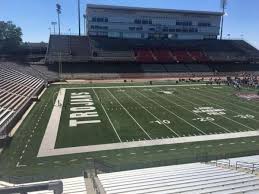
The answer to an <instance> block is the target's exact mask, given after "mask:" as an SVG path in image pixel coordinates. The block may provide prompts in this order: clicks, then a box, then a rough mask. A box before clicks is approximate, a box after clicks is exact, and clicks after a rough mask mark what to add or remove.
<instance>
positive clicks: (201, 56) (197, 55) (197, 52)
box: [189, 51, 209, 62]
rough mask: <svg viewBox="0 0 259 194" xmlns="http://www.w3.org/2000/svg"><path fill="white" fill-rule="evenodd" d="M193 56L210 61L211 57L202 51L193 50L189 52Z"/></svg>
mask: <svg viewBox="0 0 259 194" xmlns="http://www.w3.org/2000/svg"><path fill="white" fill-rule="evenodd" d="M189 53H190V55H191V56H192V58H193V59H194V60H195V61H198V62H208V61H209V58H208V57H207V56H206V54H205V53H204V52H202V51H191V52H189Z"/></svg>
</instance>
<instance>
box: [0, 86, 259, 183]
mask: <svg viewBox="0 0 259 194" xmlns="http://www.w3.org/2000/svg"><path fill="white" fill-rule="evenodd" d="M257 93H258V90H255V89H249V88H242V89H241V90H237V89H236V88H234V87H231V86H226V85H206V84H182V85H180V84H175V83H171V82H165V83H164V82H163V83H161V85H147V84H146V83H145V84H144V83H143V84H142V83H139V84H82V85H73V84H71V85H69V84H64V85H51V86H50V87H49V88H47V89H46V90H45V92H44V93H43V95H42V96H41V97H40V100H39V101H38V102H36V103H35V104H34V106H33V107H32V109H31V111H29V112H28V115H26V116H24V117H25V119H24V121H23V122H22V123H21V125H20V127H19V128H18V130H17V132H16V134H15V136H14V137H13V139H12V141H11V143H10V145H8V147H7V148H6V149H5V150H4V151H3V153H2V154H1V155H0V176H1V175H2V174H4V175H5V176H6V175H8V176H15V177H17V176H18V177H19V176H22V177H24V176H25V175H26V176H29V177H25V178H26V179H27V178H28V180H30V177H31V176H33V178H35V177H37V179H38V180H44V179H50V178H53V177H56V178H58V177H64V176H68V177H69V176H72V175H73V176H78V175H80V174H81V173H82V171H83V170H85V169H86V168H91V165H92V162H93V161H94V162H95V163H96V162H98V163H100V162H101V163H102V162H104V163H105V166H106V165H108V166H112V170H114V169H115V170H121V169H125V170H126V169H135V168H144V167H149V166H160V165H172V164H179V163H186V162H198V161H209V160H214V159H217V158H229V157H235V156H245V155H251V154H258V146H259V144H258V142H259V139H258V136H259V130H258V129H259V102H258V95H257ZM39 175H40V177H38V176H39ZM8 178H10V177H8ZM24 180H25V179H24V178H22V179H21V181H24ZM30 181H31V180H30Z"/></svg>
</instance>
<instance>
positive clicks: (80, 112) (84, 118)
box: [69, 92, 101, 127]
mask: <svg viewBox="0 0 259 194" xmlns="http://www.w3.org/2000/svg"><path fill="white" fill-rule="evenodd" d="M70 105H71V106H72V108H70V112H71V113H70V121H69V126H70V127H77V126H78V125H82V124H91V123H100V122H101V121H100V120H98V119H96V118H97V117H99V115H98V113H97V112H96V111H95V110H96V108H95V107H94V102H93V99H92V97H91V96H90V94H89V92H80V93H71V98H70Z"/></svg>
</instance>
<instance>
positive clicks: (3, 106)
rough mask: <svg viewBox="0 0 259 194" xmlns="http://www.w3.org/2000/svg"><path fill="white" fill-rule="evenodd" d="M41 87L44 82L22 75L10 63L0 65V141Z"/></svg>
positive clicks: (25, 74) (28, 75)
mask: <svg viewBox="0 0 259 194" xmlns="http://www.w3.org/2000/svg"><path fill="white" fill-rule="evenodd" d="M30 70H31V69H30ZM23 71H24V72H26V71H27V70H23ZM32 72H33V71H32ZM43 87H44V80H42V79H40V78H36V77H34V76H31V75H30V74H27V73H22V72H21V71H18V70H17V69H15V68H13V66H12V65H11V64H10V63H5V64H1V65H0V91H1V93H0V139H1V138H5V136H6V135H7V134H8V130H9V129H10V127H12V126H13V125H14V123H15V121H17V119H18V118H19V117H20V116H21V115H22V112H24V111H25V110H26V107H28V105H29V104H30V102H31V101H32V97H34V96H36V95H37V94H38V93H39V92H40V91H41V90H42V89H43Z"/></svg>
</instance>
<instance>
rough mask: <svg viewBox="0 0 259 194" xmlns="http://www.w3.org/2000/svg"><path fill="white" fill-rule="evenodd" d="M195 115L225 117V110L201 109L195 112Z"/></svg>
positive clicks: (196, 109)
mask: <svg viewBox="0 0 259 194" xmlns="http://www.w3.org/2000/svg"><path fill="white" fill-rule="evenodd" d="M193 112H194V113H197V114H199V113H206V114H208V115H225V114H226V113H225V109H216V108H213V107H199V108H195V109H194V110H193Z"/></svg>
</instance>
